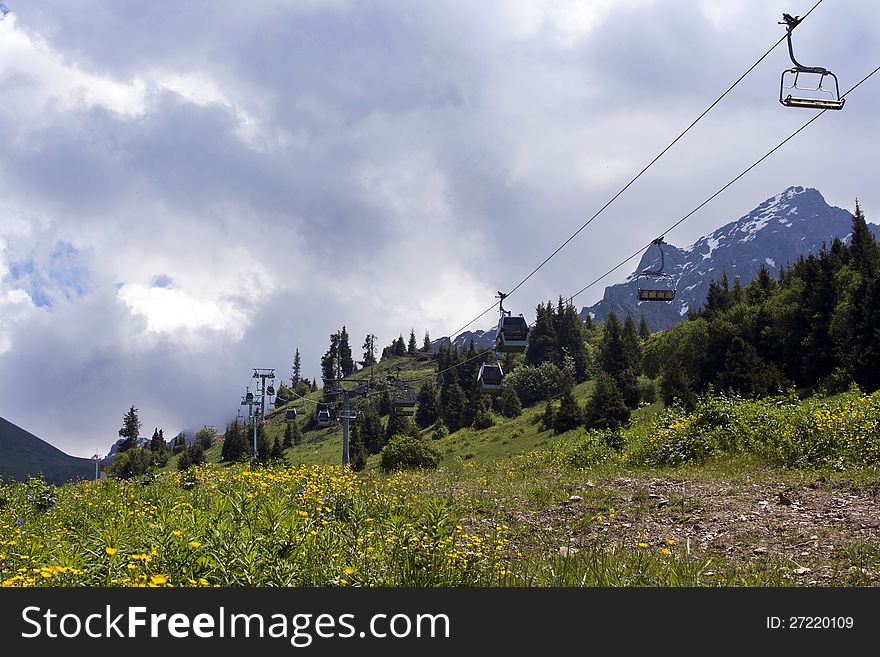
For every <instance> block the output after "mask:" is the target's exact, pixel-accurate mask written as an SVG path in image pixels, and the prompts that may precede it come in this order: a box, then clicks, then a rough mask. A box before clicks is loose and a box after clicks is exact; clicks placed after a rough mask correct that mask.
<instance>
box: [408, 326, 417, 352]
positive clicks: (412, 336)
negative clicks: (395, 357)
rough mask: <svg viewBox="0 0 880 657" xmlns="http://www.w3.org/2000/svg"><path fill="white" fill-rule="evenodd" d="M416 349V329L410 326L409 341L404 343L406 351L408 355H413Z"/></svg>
mask: <svg viewBox="0 0 880 657" xmlns="http://www.w3.org/2000/svg"><path fill="white" fill-rule="evenodd" d="M416 349H418V345H417V344H416V331H415V329H412V328H411V329H410V330H409V342H407V344H406V353H407V354H409V355H410V356H415V355H416Z"/></svg>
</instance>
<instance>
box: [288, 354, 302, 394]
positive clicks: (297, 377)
mask: <svg viewBox="0 0 880 657" xmlns="http://www.w3.org/2000/svg"><path fill="white" fill-rule="evenodd" d="M301 380H302V358H301V357H300V355H299V347H297V348H296V353H295V354H294V355H293V367H292V368H291V372H290V387H291V388H296V386H297V385H298V384H299V382H300V381H301Z"/></svg>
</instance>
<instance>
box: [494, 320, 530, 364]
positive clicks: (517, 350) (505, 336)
mask: <svg viewBox="0 0 880 657" xmlns="http://www.w3.org/2000/svg"><path fill="white" fill-rule="evenodd" d="M528 346H529V323H528V322H527V321H526V320H525V318H524V317H523V316H522V315H518V316H517V317H512V316H510V315H506V316H504V317H502V318H501V319H500V320H499V321H498V330H497V332H496V334H495V351H498V352H501V353H506V354H521V353H523V352H524V351H525V350H526V348H527V347H528Z"/></svg>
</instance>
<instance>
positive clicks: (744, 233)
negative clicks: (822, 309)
mask: <svg viewBox="0 0 880 657" xmlns="http://www.w3.org/2000/svg"><path fill="white" fill-rule="evenodd" d="M851 222H852V215H851V214H850V213H849V212H848V211H846V210H843V209H841V208H837V207H833V206H830V205H828V204H827V203H826V202H825V199H824V198H823V197H822V194H820V193H819V192H818V191H817V190H815V189H811V188H804V187H789V188H788V189H786V190H785V191H783V192H781V193H779V194H777V195H776V196H773V197H771V198H769V199H767V200H766V201H764V202H763V203H761V204H760V205H759V206H758V207H756V208H755V209H754V210H752V211H751V212H749V213H748V214H746V215H744V216H743V217H740V218H739V219H737V220H736V221H733V222H731V223H728V224H726V225H724V226H722V227H721V228H719V229H718V230H716V231H715V232H713V233H712V234H710V235H707V236H706V237H702V238H700V239H699V240H697V241H696V242H694V243H693V244H692V245H691V246H689V247H686V248H679V247H676V246H674V245H672V244H667V245H666V246H665V247H664V252H665V254H666V263H665V271H666V272H667V273H669V274H671V275H672V276H673V278H674V279H675V282H676V287H677V288H678V292H677V294H676V297H675V300H674V301H671V302H668V303H665V302H659V303H658V302H656V301H638V299H637V296H636V278H637V273H638V272H640V271H644V270H646V269H655V268H656V267H657V266H658V265H659V256H658V252H657V249H656V248H651V249H649V250H647V251H646V252H645V254H644V255H643V256H642V260H641V262H639V266H638V267H637V268H636V271H635V272H633V273H632V274H630V275H629V277H627V279H626V281H625V282H623V283H617V284H615V285H610V286H608V287H606V288H605V295H604V297H603V298H602V300H601V301H599V302H598V303H596V304H594V305H593V306H590V307H589V308H584V309H583V310H582V311H581V313H580V316H581V318H582V319H585V318H586V317H587V315H589V316H591V317H592V318H593V319H596V320H604V319H606V318H607V317H608V313H609V312H610V311H612V310H613V311H614V312H615V313H616V314H617V315H618V316H619V317H623V316H626V315H627V313H630V314H632V316H633V317H635V318H636V319H637V320H638V318H639V315H641V314H644V315H645V318H646V319H647V321H648V326H649V327H650V328H651V330H652V331H657V330H660V329H667V328H670V327H671V326H674V325H675V324H677V323H678V322H680V321H682V320H684V319H687V313H688V310H697V309H699V308H701V307H702V306H703V304H705V302H706V293H707V292H708V290H709V283H711V282H712V281H713V280H715V279H718V278H721V275H722V274H723V273H724V272H726V273H727V276H728V277H729V278H730V281H731V283H733V281H734V279H736V278H739V279H740V283H741V284H742V285H747V284H748V283H749V281H751V280H752V279H753V278H754V277H755V275H756V274H757V273H758V270H759V269H760V268H761V266H762V265H763V266H765V267H766V268H767V269H768V270H769V271H770V274H771V275H773V276H774V277H775V276H778V275H779V270H780V268H781V267H785V266H787V265H789V264H792V263H794V262H795V261H796V260H797V259H798V258H799V257H800V256H801V255H806V254H808V253H816V252H818V251H819V249H821V248H822V244H823V243H824V244H830V243H831V240H832V239H834V238H835V237H839V238H841V239H842V240H844V241H846V240H847V239H848V238H849V231H850V224H851ZM869 228H870V229H871V230H872V231H873V232H874V234H875V235H877V236H880V228H878V227H877V226H874V225H869Z"/></svg>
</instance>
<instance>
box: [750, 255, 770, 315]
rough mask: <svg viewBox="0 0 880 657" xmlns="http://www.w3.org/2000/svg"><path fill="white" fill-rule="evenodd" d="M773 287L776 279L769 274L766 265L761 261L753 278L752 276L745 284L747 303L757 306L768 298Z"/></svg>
mask: <svg viewBox="0 0 880 657" xmlns="http://www.w3.org/2000/svg"><path fill="white" fill-rule="evenodd" d="M775 289H776V280H775V279H774V278H773V277H772V276H770V272H769V271H767V267H765V266H764V264H763V263H762V264H761V268H760V269H759V270H758V273H757V275H756V276H755V278H753V279H752V282H751V283H749V284H748V285H747V286H746V292H745V297H746V302H747V303H748V304H749V305H752V306H757V305H758V304H760V303H763V302H764V301H766V300H767V299H768V298H770V295H771V294H772V293H773V290H775Z"/></svg>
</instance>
